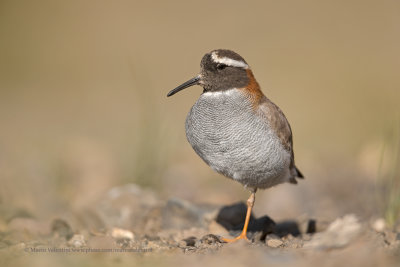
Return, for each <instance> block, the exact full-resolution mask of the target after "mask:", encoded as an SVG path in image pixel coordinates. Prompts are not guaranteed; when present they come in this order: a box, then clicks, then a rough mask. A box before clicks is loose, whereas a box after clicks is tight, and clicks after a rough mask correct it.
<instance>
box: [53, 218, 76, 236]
mask: <svg viewBox="0 0 400 267" xmlns="http://www.w3.org/2000/svg"><path fill="white" fill-rule="evenodd" d="M51 232H52V233H53V235H55V236H56V237H64V238H65V239H66V240H70V239H71V238H72V236H73V235H74V232H73V231H72V229H71V226H69V224H68V223H67V222H66V221H64V220H62V219H55V220H53V222H52V223H51Z"/></svg>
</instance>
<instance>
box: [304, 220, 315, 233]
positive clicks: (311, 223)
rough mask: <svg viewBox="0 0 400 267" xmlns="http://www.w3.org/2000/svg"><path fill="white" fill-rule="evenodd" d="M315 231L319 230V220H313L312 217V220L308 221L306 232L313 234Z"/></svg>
mask: <svg viewBox="0 0 400 267" xmlns="http://www.w3.org/2000/svg"><path fill="white" fill-rule="evenodd" d="M315 232H317V221H316V220H313V219H310V220H309V221H308V224H307V231H306V233H307V234H313V233H315Z"/></svg>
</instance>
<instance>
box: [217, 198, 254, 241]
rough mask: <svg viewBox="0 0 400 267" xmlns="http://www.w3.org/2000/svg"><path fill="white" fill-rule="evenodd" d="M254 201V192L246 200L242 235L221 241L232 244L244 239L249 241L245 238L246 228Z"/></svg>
mask: <svg viewBox="0 0 400 267" xmlns="http://www.w3.org/2000/svg"><path fill="white" fill-rule="evenodd" d="M255 201H256V192H255V190H254V191H253V192H252V193H251V195H250V197H249V199H248V200H247V213H246V220H245V221H244V226H243V230H242V233H241V234H240V235H239V236H237V237H235V238H233V239H230V238H221V239H222V241H224V242H227V243H232V242H236V241H238V240H239V239H245V240H247V241H249V239H248V238H247V227H248V226H249V221H250V216H251V210H252V208H253V206H254V202H255Z"/></svg>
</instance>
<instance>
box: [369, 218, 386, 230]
mask: <svg viewBox="0 0 400 267" xmlns="http://www.w3.org/2000/svg"><path fill="white" fill-rule="evenodd" d="M372 228H373V229H374V230H375V231H376V232H378V233H382V232H383V231H385V228H386V223H385V220H384V219H383V218H379V219H376V220H375V221H374V222H373V223H372Z"/></svg>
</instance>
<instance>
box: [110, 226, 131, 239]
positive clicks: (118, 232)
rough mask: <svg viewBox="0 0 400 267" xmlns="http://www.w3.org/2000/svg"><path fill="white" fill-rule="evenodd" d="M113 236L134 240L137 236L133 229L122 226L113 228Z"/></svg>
mask: <svg viewBox="0 0 400 267" xmlns="http://www.w3.org/2000/svg"><path fill="white" fill-rule="evenodd" d="M111 236H112V237H113V238H115V239H129V240H133V239H134V238H135V235H134V234H133V233H132V232H131V231H129V230H125V229H121V228H113V229H112V230H111Z"/></svg>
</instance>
